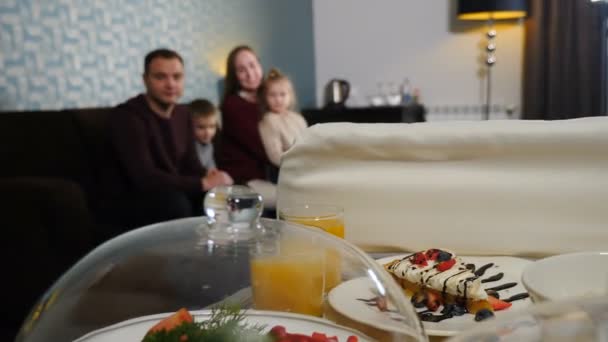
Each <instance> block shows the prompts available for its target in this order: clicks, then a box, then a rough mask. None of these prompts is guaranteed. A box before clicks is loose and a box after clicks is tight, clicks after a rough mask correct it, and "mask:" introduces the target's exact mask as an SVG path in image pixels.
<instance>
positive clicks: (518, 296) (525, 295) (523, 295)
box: [503, 292, 530, 303]
mask: <svg viewBox="0 0 608 342" xmlns="http://www.w3.org/2000/svg"><path fill="white" fill-rule="evenodd" d="M528 297H530V295H529V294H528V293H527V292H523V293H518V294H516V295H512V296H511V297H509V298H507V299H503V301H505V302H509V303H510V302H514V301H516V300H520V299H526V298H528Z"/></svg>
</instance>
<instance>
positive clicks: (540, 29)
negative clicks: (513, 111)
mask: <svg viewBox="0 0 608 342" xmlns="http://www.w3.org/2000/svg"><path fill="white" fill-rule="evenodd" d="M606 7H607V6H606V3H604V2H591V1H589V0H530V13H529V17H528V20H527V21H526V40H525V61H524V93H523V99H524V106H523V118H524V119H543V120H555V119H568V118H576V117H583V116H598V115H604V114H605V108H603V107H604V101H605V97H606V90H605V88H604V87H605V78H606V69H605V62H606V61H605V59H606V56H605V55H606V49H605V40H606V37H605V28H604V19H605V18H606V13H607V10H606Z"/></svg>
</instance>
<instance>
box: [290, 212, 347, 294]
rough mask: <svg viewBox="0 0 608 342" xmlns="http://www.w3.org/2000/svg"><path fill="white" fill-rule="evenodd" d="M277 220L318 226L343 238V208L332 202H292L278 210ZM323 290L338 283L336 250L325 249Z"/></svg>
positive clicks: (327, 289)
mask: <svg viewBox="0 0 608 342" xmlns="http://www.w3.org/2000/svg"><path fill="white" fill-rule="evenodd" d="M278 216H279V220H283V221H288V222H293V223H298V224H302V225H305V226H309V227H315V228H320V229H322V230H324V231H325V232H327V233H329V234H332V235H335V236H337V237H339V238H344V209H343V208H342V207H340V206H337V205H332V204H316V203H315V204H308V203H307V204H293V205H289V206H286V207H281V208H279V210H278ZM325 262H326V269H325V291H326V292H329V290H331V289H333V288H334V287H336V286H337V285H338V284H340V282H341V280H342V277H341V261H340V255H339V252H338V251H335V250H332V249H326V260H325Z"/></svg>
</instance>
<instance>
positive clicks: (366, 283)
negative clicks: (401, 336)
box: [328, 254, 532, 336]
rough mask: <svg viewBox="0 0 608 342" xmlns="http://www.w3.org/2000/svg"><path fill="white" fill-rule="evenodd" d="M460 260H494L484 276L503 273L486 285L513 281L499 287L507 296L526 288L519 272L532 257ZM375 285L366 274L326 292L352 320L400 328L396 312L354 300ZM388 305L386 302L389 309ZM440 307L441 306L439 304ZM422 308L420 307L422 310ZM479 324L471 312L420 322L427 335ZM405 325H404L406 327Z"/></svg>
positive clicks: (526, 301) (523, 302)
mask: <svg viewBox="0 0 608 342" xmlns="http://www.w3.org/2000/svg"><path fill="white" fill-rule="evenodd" d="M407 255H409V254H401V255H395V256H391V257H386V258H382V259H378V260H376V261H377V262H378V263H380V264H386V263H389V262H391V261H393V260H395V259H401V258H403V257H405V256H407ZM461 260H462V261H463V262H466V263H472V264H475V266H477V267H478V268H479V267H480V266H483V265H485V264H488V263H494V266H492V267H490V268H489V269H488V270H487V271H486V272H485V274H484V276H483V278H487V277H489V276H492V275H494V274H497V273H499V272H503V273H504V277H503V278H502V279H501V280H498V281H494V282H488V283H484V284H483V286H484V287H485V288H490V287H495V286H498V285H501V284H505V283H510V282H516V283H517V286H515V287H512V288H510V289H505V290H501V291H499V293H500V296H501V298H508V297H510V296H512V295H514V294H518V293H522V292H526V289H525V288H524V286H523V285H522V284H521V274H522V271H523V269H524V268H525V266H526V265H528V264H530V263H531V261H529V260H525V259H521V258H515V257H505V256H492V257H472V256H471V257H467V256H465V257H461ZM374 288H375V287H374V286H373V283H372V282H371V280H369V279H368V278H356V279H353V280H349V281H347V282H344V283H342V284H340V285H339V286H337V287H336V288H334V289H333V290H332V291H331V292H330V293H329V295H328V301H329V304H330V305H331V306H332V307H333V308H334V309H335V310H336V311H338V312H339V313H341V314H342V315H344V316H347V317H349V318H350V319H353V320H355V321H358V322H361V323H365V324H369V325H372V326H375V327H377V328H379V329H383V330H388V331H401V330H396V329H403V327H404V325H403V324H399V322H398V319H399V317H398V316H399V315H398V314H395V313H387V312H381V311H379V310H378V309H377V308H376V307H375V306H370V305H367V304H366V303H364V302H362V301H360V300H357V298H363V299H371V298H373V297H375V296H377V293H375V291H374V290H373V289H374ZM531 303H532V301H531V300H530V299H529V298H527V299H524V300H516V301H514V302H512V304H513V305H512V306H511V307H510V308H509V309H507V310H502V311H497V312H496V313H495V314H496V316H497V317H498V316H501V315H503V314H504V313H505V312H512V311H514V310H518V309H520V308H525V307H527V306H529V305H530V304H531ZM390 308H391V306H390V303H389V309H390ZM440 309H441V308H440ZM421 311H422V310H421ZM474 324H478V323H477V322H475V319H474V316H473V315H471V314H465V315H462V316H457V317H453V318H450V319H446V320H443V321H441V322H436V323H435V322H423V325H424V330H425V331H426V333H427V335H429V336H453V335H456V334H458V333H459V332H461V331H463V330H465V329H467V328H468V327H469V326H470V325H474ZM406 328H407V327H406Z"/></svg>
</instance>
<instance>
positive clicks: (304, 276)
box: [251, 250, 325, 317]
mask: <svg viewBox="0 0 608 342" xmlns="http://www.w3.org/2000/svg"><path fill="white" fill-rule="evenodd" d="M324 258H325V255H324V253H322V251H321V250H318V251H316V252H315V251H307V252H287V253H281V254H278V255H274V256H258V257H255V258H252V260H251V287H252V292H253V303H254V307H255V308H256V309H258V310H273V311H287V312H295V313H301V314H307V315H312V316H317V317H321V316H322V315H323V300H324V292H323V289H324V276H325V270H324V266H325V260H324Z"/></svg>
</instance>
